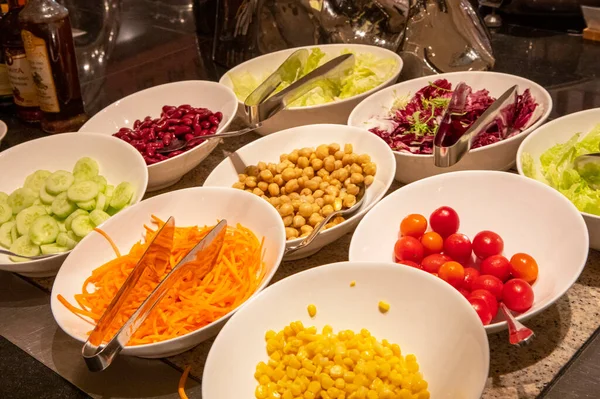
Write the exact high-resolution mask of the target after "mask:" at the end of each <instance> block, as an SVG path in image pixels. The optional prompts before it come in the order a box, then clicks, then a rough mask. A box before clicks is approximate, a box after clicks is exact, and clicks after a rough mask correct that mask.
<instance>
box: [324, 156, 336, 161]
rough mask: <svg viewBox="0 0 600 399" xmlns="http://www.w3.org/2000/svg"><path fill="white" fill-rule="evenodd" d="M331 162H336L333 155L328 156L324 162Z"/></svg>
mask: <svg viewBox="0 0 600 399" xmlns="http://www.w3.org/2000/svg"><path fill="white" fill-rule="evenodd" d="M329 161H331V162H335V157H334V156H333V155H327V156H326V157H325V159H323V162H329Z"/></svg>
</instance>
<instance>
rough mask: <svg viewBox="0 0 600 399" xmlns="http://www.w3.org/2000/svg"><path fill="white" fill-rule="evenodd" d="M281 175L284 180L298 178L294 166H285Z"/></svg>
mask: <svg viewBox="0 0 600 399" xmlns="http://www.w3.org/2000/svg"><path fill="white" fill-rule="evenodd" d="M281 177H282V178H283V181H286V182H288V181H290V180H292V179H295V178H296V172H295V171H294V169H292V168H285V169H284V170H283V171H282V172H281Z"/></svg>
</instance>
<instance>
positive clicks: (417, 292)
mask: <svg viewBox="0 0 600 399" xmlns="http://www.w3.org/2000/svg"><path fill="white" fill-rule="evenodd" d="M352 280H354V281H356V286H355V287H350V281H352ZM380 300H385V301H387V302H389V304H390V310H389V311H388V313H386V314H382V313H380V312H379V310H378V302H379V301H380ZM309 304H314V305H315V306H316V308H317V314H316V316H315V317H314V318H310V317H309V316H308V313H307V310H306V308H307V306H308V305H309ZM297 320H300V321H302V323H303V324H304V325H305V326H306V327H308V326H316V327H317V328H318V329H319V331H320V329H321V328H322V327H323V326H325V325H330V326H331V327H333V330H334V332H338V331H340V330H346V329H350V330H354V331H360V330H361V329H362V328H366V329H368V330H369V331H370V332H371V334H373V336H375V337H376V338H377V339H379V340H382V339H384V338H385V339H387V340H388V341H390V342H392V343H397V344H398V345H400V349H401V351H402V354H403V355H407V354H409V353H413V354H415V355H416V357H417V362H418V363H419V366H420V371H421V372H422V373H423V378H424V379H425V380H426V381H427V382H428V384H429V386H428V389H429V391H430V393H431V397H432V398H464V399H477V398H480V397H481V394H482V392H483V388H484V385H485V382H486V379H487V376H488V369H489V346H488V340H487V336H486V334H485V330H484V329H483V328H482V325H481V322H480V321H479V318H478V317H477V315H476V313H475V312H473V311H472V310H471V309H470V305H469V303H468V302H467V300H466V299H465V298H464V297H462V295H460V294H459V293H458V292H457V291H455V290H454V289H453V288H452V287H450V286H449V285H447V284H446V283H444V282H443V281H441V280H439V279H436V278H435V277H433V276H431V275H429V274H427V273H423V272H420V271H419V270H416V269H412V268H408V267H403V266H400V265H395V264H389V263H382V262H373V263H364V262H342V263H334V264H330V265H325V266H321V267H317V268H314V269H310V270H307V271H304V272H301V273H298V274H295V275H293V276H291V277H288V278H286V279H284V280H282V281H280V282H278V283H276V284H274V285H272V286H271V287H269V288H267V289H266V290H264V291H263V292H262V293H261V294H260V295H258V296H257V297H256V298H254V299H253V300H251V301H249V302H248V303H247V304H246V306H244V308H242V309H241V310H240V311H239V312H238V313H237V314H236V315H235V316H234V317H232V318H231V320H230V321H229V323H227V325H226V326H225V327H224V328H223V330H222V331H221V333H220V334H219V335H218V337H217V339H216V340H215V342H214V344H213V346H212V348H211V349H210V352H209V354H208V358H207V360H206V365H205V366H204V374H203V377H202V397H203V398H204V399H221V398H251V397H253V394H254V390H255V389H256V386H257V382H256V380H255V379H254V372H255V369H256V365H257V364H258V362H260V361H265V362H266V361H267V360H268V356H267V350H266V343H265V339H264V336H265V332H266V331H268V330H275V331H279V330H282V329H283V327H285V326H287V325H289V324H290V323H291V322H293V321H297ZM441 331H443V334H440V332H441ZM232 359H235V367H231V365H232Z"/></svg>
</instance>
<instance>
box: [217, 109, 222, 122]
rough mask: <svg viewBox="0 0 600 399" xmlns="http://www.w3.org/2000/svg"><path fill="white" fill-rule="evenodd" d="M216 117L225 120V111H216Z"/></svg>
mask: <svg viewBox="0 0 600 399" xmlns="http://www.w3.org/2000/svg"><path fill="white" fill-rule="evenodd" d="M215 118H217V120H218V121H219V122H221V121H222V120H223V113H222V112H221V111H217V112H215Z"/></svg>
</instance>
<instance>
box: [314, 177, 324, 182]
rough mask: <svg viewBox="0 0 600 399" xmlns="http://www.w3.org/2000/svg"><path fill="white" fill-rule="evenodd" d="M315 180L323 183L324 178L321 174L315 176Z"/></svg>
mask: <svg viewBox="0 0 600 399" xmlns="http://www.w3.org/2000/svg"><path fill="white" fill-rule="evenodd" d="M313 180H314V181H316V182H317V183H319V184H321V182H322V181H323V178H322V177H321V176H315V177H313Z"/></svg>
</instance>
